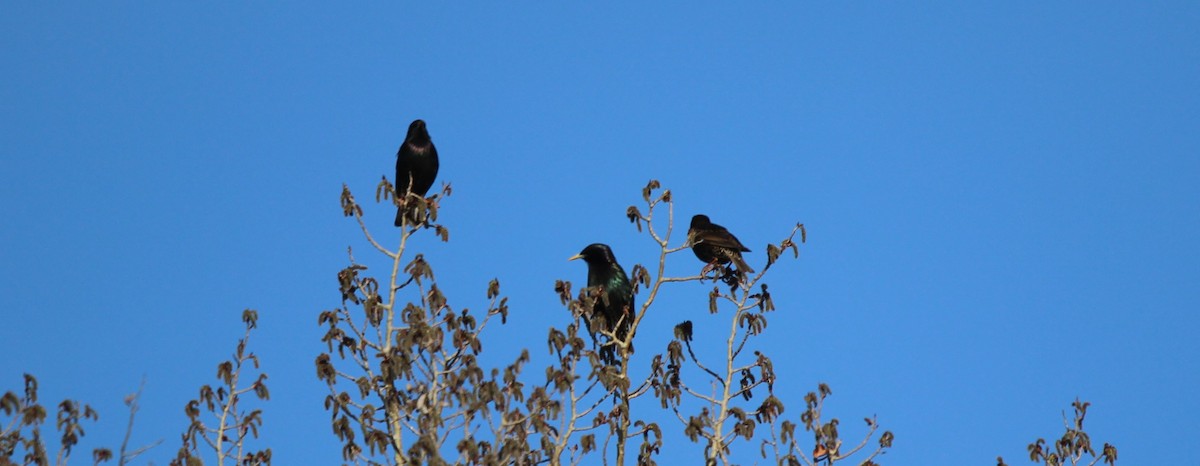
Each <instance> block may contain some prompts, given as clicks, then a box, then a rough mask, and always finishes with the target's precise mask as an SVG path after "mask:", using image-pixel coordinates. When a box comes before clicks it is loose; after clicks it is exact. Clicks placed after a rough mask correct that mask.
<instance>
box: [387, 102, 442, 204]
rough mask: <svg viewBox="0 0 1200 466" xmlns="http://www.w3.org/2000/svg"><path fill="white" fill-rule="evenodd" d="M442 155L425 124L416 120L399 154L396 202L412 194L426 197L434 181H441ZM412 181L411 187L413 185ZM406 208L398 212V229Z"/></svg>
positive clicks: (397, 156) (410, 127)
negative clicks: (439, 156) (439, 171)
mask: <svg viewBox="0 0 1200 466" xmlns="http://www.w3.org/2000/svg"><path fill="white" fill-rule="evenodd" d="M437 172H438V155H437V148H436V147H433V141H432V140H431V139H429V131H426V130H425V121H424V120H413V122H412V124H410V125H408V135H407V136H405V137H404V144H401V145H400V150H398V151H396V199H400V200H403V199H404V198H405V196H406V195H407V194H408V192H409V190H410V189H411V190H412V193H413V194H416V195H418V196H421V197H425V193H428V192H429V188H430V187H432V186H433V180H434V179H435V178H437ZM410 181H411V184H410V183H409V182H410ZM403 217H404V208H399V209H397V211H396V226H400V225H401V224H402V223H403V220H404V218H403Z"/></svg>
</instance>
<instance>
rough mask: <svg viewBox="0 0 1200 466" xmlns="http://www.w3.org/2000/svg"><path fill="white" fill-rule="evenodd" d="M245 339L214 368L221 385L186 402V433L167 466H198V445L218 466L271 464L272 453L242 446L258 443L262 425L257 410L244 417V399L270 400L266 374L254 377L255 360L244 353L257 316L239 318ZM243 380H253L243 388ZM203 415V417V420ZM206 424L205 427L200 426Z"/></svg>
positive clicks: (205, 388) (250, 312)
mask: <svg viewBox="0 0 1200 466" xmlns="http://www.w3.org/2000/svg"><path fill="white" fill-rule="evenodd" d="M242 321H243V322H244V323H245V324H246V333H245V334H244V335H243V336H242V338H241V339H240V340H238V344H237V349H236V350H235V351H234V353H233V358H232V359H230V360H227V361H223V362H221V363H220V364H218V365H217V379H219V380H220V382H221V384H220V385H219V386H218V387H217V388H216V389H215V390H214V389H213V387H212V386H210V385H203V386H201V387H200V396H199V397H197V398H196V399H194V400H191V401H188V403H187V406H186V407H185V409H184V411H185V412H186V413H187V416H188V420H189V421H190V423H189V424H188V428H187V431H186V432H184V433H183V435H182V439H183V445H182V446H181V447H180V448H179V453H178V454H177V455H176V457H175V459H174V460H172V461H171V465H172V466H199V465H202V464H203V461H202V460H201V457H202V455H201V454H200V449H201V448H200V447H201V442H203V445H205V446H207V447H208V448H209V449H211V450H212V452H213V455H214V457H215V458H216V462H217V464H218V465H224V464H226V460H232V461H233V463H234V464H239V465H243V466H255V465H261V464H271V449H270V448H266V449H262V450H252V449H250V448H249V446H248V445H247V443H248V442H249V440H251V439H253V438H258V430H259V429H260V428H261V427H262V424H263V412H262V410H261V409H253V410H250V411H247V410H246V409H245V407H244V405H243V403H242V399H243V398H242V397H243V396H244V395H250V394H253V395H254V397H255V398H257V399H258V400H260V401H266V400H268V399H270V392H268V391H267V385H266V380H267V374H266V373H264V372H259V373H258V376H257V377H255V376H254V372H258V371H259V369H260V368H259V360H258V356H256V355H255V354H254V353H252V352H248V351H247V348H248V347H249V344H250V332H251V331H252V330H254V328H255V327H257V325H258V312H256V311H253V310H250V309H247V310H245V311H243V312H242ZM246 379H253V381H252V382H250V383H249V384H248V385H244V382H245V380H246ZM205 413H207V416H205ZM205 418H208V421H207V422H206V421H205Z"/></svg>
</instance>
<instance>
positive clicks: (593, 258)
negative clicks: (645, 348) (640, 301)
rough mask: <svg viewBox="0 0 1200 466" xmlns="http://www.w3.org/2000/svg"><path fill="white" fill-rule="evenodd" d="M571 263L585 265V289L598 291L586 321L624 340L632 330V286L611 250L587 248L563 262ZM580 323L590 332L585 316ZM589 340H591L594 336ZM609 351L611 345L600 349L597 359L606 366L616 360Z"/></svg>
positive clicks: (598, 246) (599, 246)
mask: <svg viewBox="0 0 1200 466" xmlns="http://www.w3.org/2000/svg"><path fill="white" fill-rule="evenodd" d="M575 259H583V261H584V262H587V266H588V275H587V276H588V278H587V286H588V287H589V288H592V287H596V288H598V290H599V296H597V299H596V304H595V307H593V308H592V315H591V316H590V318H592V319H595V320H596V321H598V322H597V323H598V324H599V325H600V326H601V327H602V328H603V329H605V330H607V331H610V332H613V334H615V335H616V336H617V338H618V339H621V340H624V339H626V336H627V335H629V329H630V328H631V327H632V326H633V319H634V315H633V285H632V284H630V283H629V277H627V276H626V275H625V269H622V268H621V265H620V264H617V259H616V258H615V257H613V253H612V249H610V248H609V247H608V245H606V244H600V243H594V244H589V245H588V247H586V248H583V251H580V252H579V254H576V255H574V256H571V258H570V259H567V260H575ZM584 323H585V324H586V325H587V326H588V330H589V331H590V330H591V328H592V324H591V322H589V316H586V315H585V316H584ZM618 323H619V324H618ZM592 339H593V340H595V335H594V334H593V335H592ZM629 348H630V351H631V352H632V351H633V345H632V344H631V345H630V347H629ZM613 349H614V347H613V346H612V345H606V346H603V347H601V348H600V357H601V359H603V360H604V361H605V362H607V363H609V364H612V363H613V362H615V361H616V356H615V354H614V352H613Z"/></svg>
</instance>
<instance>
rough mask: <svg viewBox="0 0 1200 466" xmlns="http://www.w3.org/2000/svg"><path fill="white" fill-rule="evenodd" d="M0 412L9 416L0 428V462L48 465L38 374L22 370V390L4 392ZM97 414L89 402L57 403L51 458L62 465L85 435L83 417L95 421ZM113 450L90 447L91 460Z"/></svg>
mask: <svg viewBox="0 0 1200 466" xmlns="http://www.w3.org/2000/svg"><path fill="white" fill-rule="evenodd" d="M0 412H2V413H4V416H5V417H8V418H9V419H8V420H7V421H6V422H3V421H0V422H3V423H2V424H0V425H2V430H0V466H15V465H26V466H28V465H38V466H48V465H49V464H51V463H50V461H51V456H50V453H49V452H48V450H47V448H48V446H49V445H48V443H47V442H46V440H45V439H43V438H42V424H44V423H45V422H46V415H47V412H46V407H45V406H43V405H42V404H41V403H40V402H39V401H38V382H37V378H35V377H34V376H32V375H30V374H25V391H24V393H23V394H21V395H17V394H16V393H13V392H11V391H10V392H6V393H5V394H4V396H3V397H0ZM99 419H100V415H99V414H97V413H96V411H95V410H93V409H92V407H91V406H89V405H86V404H83V403H80V402H79V401H76V400H69V399H68V400H63V401H62V402H61V403H59V404H58V414H57V416H56V417H55V423H54V429H55V431H57V432H58V433H59V434H61V437H60V438H59V442H58V453H57V454H55V455H54V457H53V461H54V464H55V465H57V466H65V465H66V464H67V461H68V460H69V459H70V457H71V451H72V449H73V448H74V447H75V445H77V444H78V443H79V441H80V439H82V438H83V436H84V430H83V421H85V420H91V421H97V420H99ZM112 456H113V455H112V450H109V449H107V448H96V449H94V450H92V462H93V464H100V463H101V462H104V461H108V460H110V459H112Z"/></svg>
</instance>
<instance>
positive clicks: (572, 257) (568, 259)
mask: <svg viewBox="0 0 1200 466" xmlns="http://www.w3.org/2000/svg"><path fill="white" fill-rule="evenodd" d="M575 259H583V254H576V255H574V256H571V257H568V258H567V262H570V261H573V260H575Z"/></svg>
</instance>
